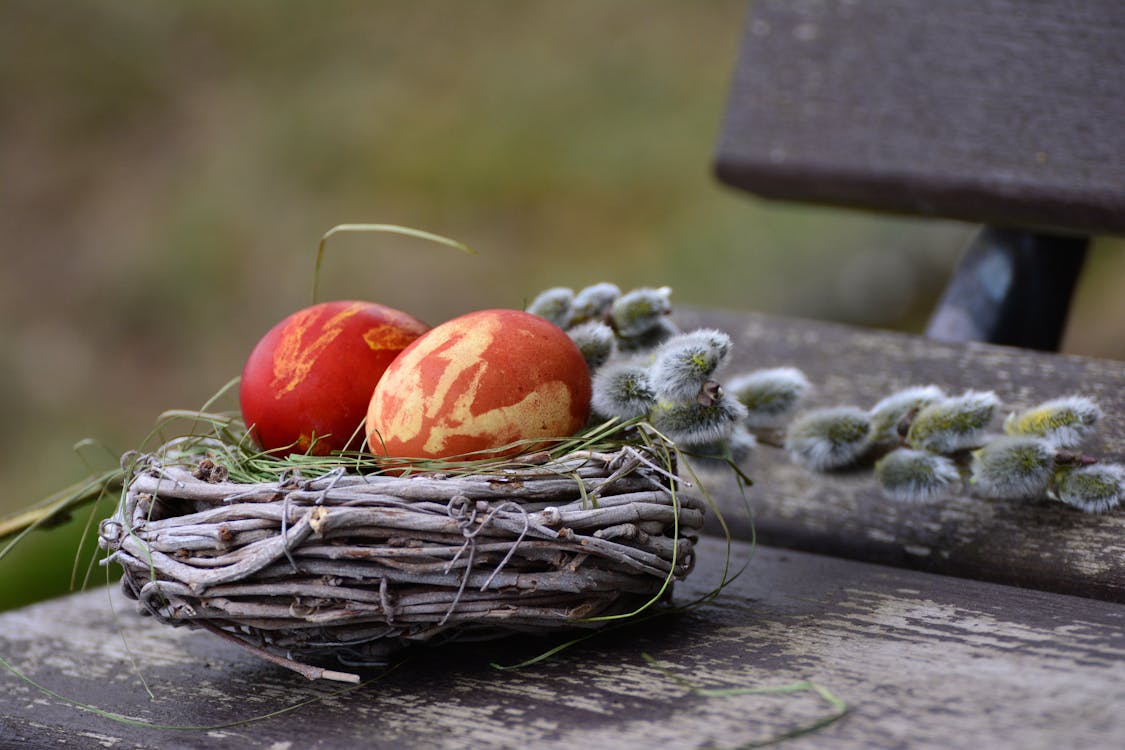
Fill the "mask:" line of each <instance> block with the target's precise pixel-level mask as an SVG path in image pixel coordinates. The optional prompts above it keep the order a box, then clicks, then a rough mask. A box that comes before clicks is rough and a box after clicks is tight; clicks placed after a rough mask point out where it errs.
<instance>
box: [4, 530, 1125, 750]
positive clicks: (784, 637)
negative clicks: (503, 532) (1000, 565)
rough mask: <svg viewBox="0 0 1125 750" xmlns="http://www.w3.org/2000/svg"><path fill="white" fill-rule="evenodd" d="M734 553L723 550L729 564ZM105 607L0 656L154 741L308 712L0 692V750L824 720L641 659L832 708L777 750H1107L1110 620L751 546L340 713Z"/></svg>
mask: <svg viewBox="0 0 1125 750" xmlns="http://www.w3.org/2000/svg"><path fill="white" fill-rule="evenodd" d="M700 552H701V564H700V568H699V570H698V571H697V572H696V574H694V575H693V576H692V577H691V578H690V579H689V584H688V585H686V586H684V587H682V589H681V590H680V591H679V592H678V596H677V598H678V599H680V600H685V599H686V598H688V597H690V596H692V595H695V594H699V593H701V592H703V591H705V590H707V588H709V587H710V586H711V585H712V584H713V583H714V581H715V580H716V578H717V575H718V570H719V568H720V567H721V563H722V560H723V544H722V543H721V542H719V541H717V540H713V539H706V540H704V541H703V543H702V544H701V547H700ZM749 552H750V548H749V547H748V546H747V545H745V544H741V543H736V544H735V557H736V559H740V560H741V559H745V557H746V556H747V555H748V554H749ZM113 601H114V606H116V607H117V608H118V610H119V611H120V615H119V617H118V621H117V623H115V622H114V619H113V617H112V616H111V614H110V612H109V609H108V604H109V601H108V600H107V596H106V593H105V592H102V591H94V592H90V593H87V594H82V595H77V596H74V597H69V598H64V599H60V600H56V601H52V602H47V603H44V604H40V605H36V606H33V607H30V608H27V609H24V610H19V611H15V612H10V613H7V614H4V615H2V616H0V654H2V655H3V656H4V657H5V658H7V659H9V660H11V661H12V662H14V663H15V664H16V665H17V666H18V667H19V668H20V669H22V670H24V671H25V672H26V673H28V674H29V675H30V676H31V677H33V678H35V679H36V680H39V681H41V682H42V683H44V684H45V685H47V686H48V687H50V688H52V689H55V690H58V691H59V692H61V693H62V694H64V695H68V696H71V697H74V698H79V699H81V700H84V701H87V702H91V703H94V704H97V705H98V706H101V707H103V708H108V709H113V710H115V711H118V712H121V713H124V714H127V715H129V716H132V717H136V718H140V719H145V720H148V721H157V722H161V723H166V724H176V725H187V724H215V723H221V722H229V721H236V720H239V719H244V718H246V717H249V716H252V715H255V714H261V713H264V712H268V711H272V710H275V709H278V708H280V707H284V706H288V705H292V704H295V703H297V702H299V701H302V700H306V699H309V698H315V697H323V700H321V701H320V702H316V703H313V704H311V705H307V706H305V707H303V708H301V709H299V710H296V711H293V712H291V713H287V714H282V715H280V716H276V717H274V718H271V719H269V720H266V721H261V722H257V723H254V724H249V725H243V726H229V727H226V728H221V729H218V728H216V729H210V730H194V731H170V730H152V729H143V728H137V727H132V726H127V725H123V724H119V723H115V722H112V721H109V720H107V719H104V718H101V717H98V716H94V715H92V714H89V713H86V712H84V711H80V710H78V709H75V708H72V707H69V706H66V705H64V704H62V703H60V702H58V701H56V700H54V699H52V698H50V697H48V696H44V695H42V694H41V693H39V692H38V691H36V690H35V689H34V688H32V687H30V686H29V685H27V684H26V683H23V682H20V681H17V680H16V679H15V678H14V677H12V676H11V675H9V674H3V675H0V681H2V682H3V689H2V690H0V716H2V717H3V718H0V748H7V747H16V746H20V747H24V746H35V747H44V746H56V745H59V744H62V743H69V744H71V745H73V744H84V745H86V746H94V745H95V744H101V745H103V746H105V747H113V748H119V749H120V748H138V747H145V748H152V747H160V748H204V747H206V748H227V747H230V748H234V747H237V748H273V749H280V748H291V747H301V748H351V747H374V748H399V747H432V748H449V749H451V750H452V749H455V748H470V747H506V748H522V747H536V748H559V749H561V748H574V747H590V748H603V747H613V748H621V749H622V750H624V749H626V748H645V749H646V750H647V748H650V747H652V746H654V745H656V744H660V745H664V746H667V747H683V748H702V747H730V746H735V745H738V744H741V743H744V742H747V741H750V740H756V739H763V738H766V737H769V736H772V735H776V734H778V733H780V732H783V731H785V730H787V729H789V728H792V727H793V726H796V725H799V724H801V723H805V722H807V721H809V720H810V719H812V718H814V717H816V716H819V715H823V714H824V713H826V712H827V706H825V705H824V704H823V703H822V702H820V701H819V700H818V699H817V698H816V697H815V696H812V695H791V696H776V695H775V696H736V697H726V698H706V697H702V696H698V695H688V694H687V691H686V690H685V688H684V687H683V686H682V685H681V684H679V683H678V682H676V681H675V680H674V679H672V678H670V677H669V676H668V675H667V674H665V673H662V672H661V671H660V669H657V668H654V667H651V666H649V665H648V664H647V663H646V661H645V660H644V659H643V658H642V656H641V654H642V652H647V653H649V654H651V655H652V656H653V657H654V658H655V659H656V660H657V662H658V663H659V665H661V667H662V668H663V669H666V670H668V671H670V672H672V673H675V674H676V675H678V676H681V677H684V678H687V679H691V680H693V681H695V682H697V683H699V684H702V685H704V686H707V687H747V686H763V685H775V686H776V685H783V684H786V683H789V682H792V681H795V680H802V679H814V680H816V681H817V682H818V683H819V684H822V685H824V686H826V687H827V688H828V689H830V690H831V691H832V692H833V693H835V694H836V695H838V696H839V697H841V698H842V699H844V700H845V701H847V703H848V704H849V705H850V707H851V709H852V710H851V713H850V715H849V716H847V717H845V718H844V719H843V720H841V721H840V722H837V723H836V724H833V725H832V726H830V727H829V728H827V729H825V730H823V731H822V732H821V733H819V734H817V735H814V736H809V737H805V738H802V739H798V740H796V741H794V742H792V744H791V745H786V746H787V747H790V746H792V747H796V748H800V747H834V748H842V749H843V750H848V749H849V748H897V747H904V746H909V747H912V748H959V747H965V748H977V747H982V746H983V747H989V748H1008V747H1011V748H1021V749H1022V748H1027V747H1044V748H1045V747H1084V748H1114V749H1116V748H1119V747H1121V746H1122V744H1125V714H1123V713H1122V712H1120V711H1119V710H1118V708H1119V706H1120V704H1121V703H1122V701H1125V682H1123V681H1122V680H1121V673H1122V672H1121V670H1122V664H1123V663H1125V661H1123V660H1125V607H1122V606H1120V605H1116V604H1109V603H1105V602H1098V601H1093V600H1089V599H1081V598H1076V597H1068V596H1061V595H1054V594H1046V593H1043V592H1036V591H1029V590H1021V589H1016V588H1008V587H1003V586H998V585H994V584H987V583H980V582H974V581H959V580H957V579H953V578H947V577H941V576H933V575H929V574H924V573H918V572H914V571H907V570H901V569H893V568H886V567H882V566H875V565H870V564H864V563H855V562H849V561H841V560H835V559H831V558H825V557H819V556H814V555H808V554H802V553H795V552H784V551H779V550H774V549H767V548H763V549H759V550H758V551H757V553H756V555H755V556H754V558H753V559H752V561H751V564H750V568H749V570H748V572H747V573H746V574H745V575H744V576H742V577H741V578H740V579H739V580H738V581H737V582H736V583H734V584H733V585H731V586H730V587H728V588H727V590H725V591H724V592H723V593H722V595H721V597H720V598H719V599H718V600H717V601H716V602H715V603H713V604H709V605H706V606H703V607H701V608H698V609H696V610H694V611H693V612H691V613H690V614H687V615H684V616H680V617H675V618H666V619H658V620H656V621H653V622H650V623H648V624H646V625H641V626H634V627H630V628H628V629H626V630H623V631H619V632H618V633H616V634H607V635H602V636H599V637H598V638H595V639H594V640H592V641H588V642H587V643H585V644H583V645H581V646H579V647H576V648H573V649H572V650H570V651H567V652H564V653H563V654H561V655H558V656H556V657H554V658H552V659H550V660H549V661H547V662H546V663H544V664H541V665H539V666H536V667H532V668H527V669H524V670H519V671H515V672H498V671H495V670H493V669H491V668H490V667H489V666H488V661H489V660H490V659H499V660H501V661H503V662H506V663H510V662H512V661H514V660H516V659H519V658H521V657H523V656H527V655H530V654H535V653H538V652H539V651H540V650H541V649H542V648H543V644H542V643H539V642H531V641H515V642H508V643H502V644H488V645H481V646H479V647H478V646H462V647H458V648H457V649H456V650H454V649H446V650H435V651H432V652H427V653H424V654H420V655H417V656H415V657H414V658H412V659H410V660H409V661H407V662H406V663H405V664H404V665H403V666H402V667H401V668H399V669H398V670H397V671H396V672H394V673H393V674H391V675H389V676H388V677H386V678H385V679H383V680H382V681H380V682H376V683H373V684H370V685H368V686H366V687H362V688H359V689H357V690H354V691H353V692H349V693H346V694H340V695H330V694H331V693H332V691H333V690H335V688H333V687H331V686H328V685H321V684H315V683H308V682H305V681H303V680H302V679H301V678H299V677H297V676H295V675H292V674H290V673H288V672H285V671H283V670H280V669H279V668H276V667H273V666H271V665H267V664H264V663H261V662H258V661H256V660H255V659H254V658H253V657H251V656H248V655H245V654H244V653H243V652H241V651H238V650H234V649H233V647H230V646H228V645H227V644H226V643H225V642H219V641H217V640H216V639H214V638H213V637H212V636H210V635H208V634H206V633H201V632H198V631H188V630H184V629H180V630H173V629H169V628H166V627H164V626H160V625H158V624H156V623H154V622H153V621H151V620H148V619H143V618H140V617H138V616H136V615H134V614H133V613H132V610H131V608H130V605H129V604H128V603H126V602H124V601H123V600H122V599H121V597H119V596H116V595H114V597H113ZM118 628H120V634H119V633H118ZM121 636H124V638H125V640H126V641H127V642H128V643H129V644H130V646H131V649H132V652H133V654H134V656H135V659H136V662H137V664H138V666H139V667H140V670H141V672H142V673H143V674H144V675H145V677H146V678H147V679H148V681H149V684H150V685H151V686H152V689H153V692H154V693H155V695H156V700H155V701H151V700H149V698H148V697H147V696H146V695H145V692H144V690H143V688H142V687H141V685H140V684H139V683H138V680H137V678H136V676H135V675H134V674H133V672H132V670H131V668H130V665H129V658H128V656H127V654H126V652H125V651H124V649H123V647H122V639H121ZM325 696H329V697H325ZM954 728H955V729H954ZM21 743H26V745H25V744H21Z"/></svg>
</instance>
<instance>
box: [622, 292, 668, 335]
mask: <svg viewBox="0 0 1125 750" xmlns="http://www.w3.org/2000/svg"><path fill="white" fill-rule="evenodd" d="M671 294H672V290H671V289H669V288H668V287H661V288H659V289H648V288H644V289H634V290H633V291H631V292H628V293H627V294H624V295H622V296H620V297H618V298H617V299H616V300H614V302H613V306H612V308H611V309H610V318H611V320H612V322H613V327H614V329H616V331H617V333H618V334H619V335H621V336H625V337H629V338H634V337H637V336H641V335H642V334H644V333H646V332H648V331H650V330H652V329H654V328H656V327H657V326H659V324H660V321H661V320H663V319H664V318H665V317H666V316H667V315H668V314H669V313H671V312H672V305H671V302H669V297H670V295H671Z"/></svg>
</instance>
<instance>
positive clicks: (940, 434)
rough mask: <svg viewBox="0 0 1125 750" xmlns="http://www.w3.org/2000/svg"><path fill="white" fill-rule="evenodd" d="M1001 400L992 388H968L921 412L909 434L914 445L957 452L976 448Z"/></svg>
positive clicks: (938, 450) (942, 451) (911, 426)
mask: <svg viewBox="0 0 1125 750" xmlns="http://www.w3.org/2000/svg"><path fill="white" fill-rule="evenodd" d="M999 404H1000V401H999V399H997V398H996V394H995V393H992V392H991V391H966V392H965V393H964V394H962V395H961V396H955V397H953V398H946V399H942V400H941V401H938V402H936V403H933V404H930V405H929V406H927V407H925V408H923V409H922V410H921V411H920V412H918V416H916V417H915V418H914V421H913V422H912V423H911V425H910V431H909V432H907V434H906V442H907V444H908V445H909V446H910V447H911V448H915V449H917V450H928V451H933V452H934V453H956V452H957V451H961V450H967V449H969V448H976V447H978V445H979V444H980V442H981V440H982V438H983V437H984V433H985V430H986V429H987V428H988V425H989V423H990V422H991V421H992V417H993V415H994V414H995V412H996V407H997V406H999Z"/></svg>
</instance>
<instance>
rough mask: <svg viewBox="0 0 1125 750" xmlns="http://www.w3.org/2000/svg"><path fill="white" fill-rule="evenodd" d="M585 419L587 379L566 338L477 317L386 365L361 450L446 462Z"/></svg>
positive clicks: (513, 313) (523, 323) (571, 427)
mask: <svg viewBox="0 0 1125 750" xmlns="http://www.w3.org/2000/svg"><path fill="white" fill-rule="evenodd" d="M589 414H590V373H589V370H588V369H587V367H586V361H585V360H584V359H583V358H582V353H581V352H580V351H579V350H578V347H577V346H576V345H575V344H574V342H573V341H571V339H570V337H569V336H567V334H566V332H565V331H563V330H562V329H561V328H559V327H557V326H555V325H554V324H552V323H549V322H547V321H546V320H544V319H543V318H540V317H538V316H536V315H531V314H529V313H525V312H522V311H519V310H481V311H479V312H473V313H469V314H468V315H462V316H461V317H459V318H454V319H453V320H450V321H448V322H446V323H443V324H441V325H439V326H437V327H435V328H434V329H432V330H431V331H429V332H428V333H426V334H425V335H423V336H421V337H419V338H418V340H417V341H415V342H414V343H413V344H411V345H410V346H408V347H407V348H406V350H405V351H403V353H402V354H401V355H399V357H398V358H397V359H396V360H395V361H394V362H393V363H391V366H390V367H389V368H387V372H386V373H385V374H384V375H383V378H382V380H380V381H379V384H378V385H377V386H375V391H374V393H373V394H372V396H371V405H370V408H369V409H368V411H367V444H368V446H369V448H370V449H371V451H372V452H373V453H375V454H376V455H386V456H392V457H396V458H449V457H452V456H459V455H462V454H466V453H471V452H476V451H495V450H496V449H498V448H501V447H502V446H506V445H508V444H510V443H513V442H515V441H517V440H526V439H536V438H553V437H566V436H569V435H572V434H574V433H575V432H577V431H578V430H579V429H581V428H582V427H583V426H584V425H585V424H586V420H587V418H588V417H589ZM529 447H530V446H522V447H520V446H517V447H515V448H512V449H509V450H506V451H504V452H497V453H495V454H494V455H497V456H499V455H514V454H516V453H520V452H523V451H525V450H528V449H529ZM490 457H491V456H490Z"/></svg>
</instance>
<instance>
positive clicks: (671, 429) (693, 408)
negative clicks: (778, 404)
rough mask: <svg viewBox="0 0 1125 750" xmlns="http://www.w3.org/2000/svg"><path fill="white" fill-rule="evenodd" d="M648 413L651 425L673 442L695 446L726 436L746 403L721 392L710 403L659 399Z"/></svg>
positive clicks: (743, 412)
mask: <svg viewBox="0 0 1125 750" xmlns="http://www.w3.org/2000/svg"><path fill="white" fill-rule="evenodd" d="M649 416H650V419H651V422H652V426H653V427H655V428H656V429H657V430H659V431H660V432H661V433H662V434H664V435H665V436H666V437H668V438H669V439H670V440H672V441H673V442H675V443H679V444H682V445H685V446H696V445H705V444H707V443H712V442H714V441H716V440H724V439H726V438H728V437H730V435H731V433H732V432H733V431H734V428H735V426H736V425H737V424H738V423H739V422H741V421H742V419H743V418H744V417H745V416H746V407H745V406H743V405H742V404H740V403H739V402H738V401H737V400H736V399H734V398H732V397H731V396H730V395H728V394H725V393H724V394H721V395H720V396H719V397H718V398H717V399H715V400H714V401H713V402H712V403H710V404H702V403H700V402H698V401H687V402H674V401H660V402H658V403H657V404H656V406H655V407H654V408H653V410H652V412H651V413H650V415H649Z"/></svg>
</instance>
